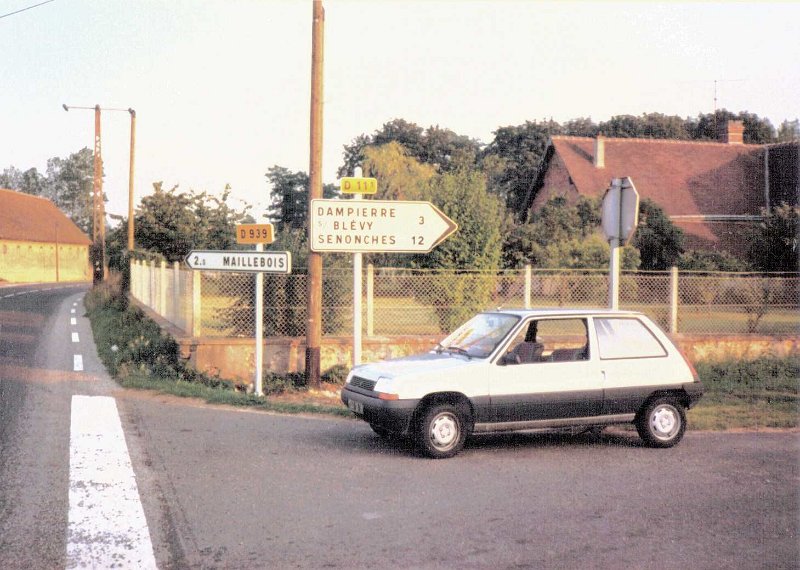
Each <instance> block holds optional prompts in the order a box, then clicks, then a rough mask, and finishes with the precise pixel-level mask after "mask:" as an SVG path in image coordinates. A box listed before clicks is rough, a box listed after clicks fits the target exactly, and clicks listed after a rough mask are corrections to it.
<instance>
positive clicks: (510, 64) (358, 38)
mask: <svg viewBox="0 0 800 570" xmlns="http://www.w3.org/2000/svg"><path fill="white" fill-rule="evenodd" d="M42 1H43V0H0V53H2V54H3V55H2V56H1V58H0V133H2V137H0V171H1V170H2V169H4V168H7V167H9V166H15V167H17V168H19V169H21V170H26V169H28V168H30V167H36V168H38V169H39V171H40V172H44V171H45V169H46V164H47V160H48V159H49V158H52V157H56V156H58V157H67V156H68V155H69V154H71V153H73V152H76V151H78V150H80V149H81V148H83V147H88V148H93V145H94V117H93V113H92V111H91V110H77V109H73V110H71V111H69V112H65V111H64V109H63V108H62V104H67V105H70V106H84V107H94V105H96V104H99V105H100V106H101V107H105V108H119V109H128V108H133V109H135V110H136V116H137V118H136V163H135V178H134V180H135V203H136V204H138V203H139V201H140V200H141V198H142V197H143V196H146V195H147V194H149V193H150V192H152V184H153V183H154V182H157V181H162V182H163V184H164V187H166V188H171V187H172V186H174V185H179V189H180V190H185V191H188V190H194V191H197V192H200V191H206V192H209V193H215V194H219V193H221V192H222V190H223V189H224V188H225V186H226V185H227V184H229V185H230V186H231V198H232V202H231V205H232V206H234V207H238V206H240V205H241V204H245V203H246V204H251V205H253V206H254V210H253V213H254V214H256V216H257V217H258V216H259V215H260V214H261V212H263V210H264V209H265V207H266V206H267V205H268V203H269V186H268V183H267V180H266V178H265V173H266V172H267V170H268V169H269V168H270V167H272V166H274V165H279V166H283V167H285V168H288V169H290V170H292V171H298V170H300V171H304V172H307V171H308V168H309V109H310V85H311V79H310V77H311V22H312V4H311V0H283V1H277V0H202V1H201V0H162V1H155V0H137V1H135V2H131V1H130V0H103V1H100V2H98V1H96V0H53V1H51V2H48V3H46V4H43V5H41V6H37V7H35V8H31V9H30V10H25V11H23V12H19V13H17V14H13V15H10V16H6V17H2V16H4V15H5V14H8V13H11V12H15V11H17V10H22V9H23V8H27V7H29V6H32V5H34V4H38V3H39V2H42ZM324 6H325V11H326V20H325V66H324V74H325V75H324V85H325V87H324V105H325V107H324V120H323V124H324V135H323V148H324V151H323V178H324V181H325V182H326V183H335V182H336V171H337V169H338V167H339V166H340V165H341V164H342V161H343V160H342V150H343V147H344V145H346V144H349V143H350V142H351V141H352V140H353V139H354V138H356V137H357V136H359V135H361V134H372V133H374V132H375V131H376V130H378V129H380V127H381V126H382V125H383V124H384V123H386V122H387V121H390V120H392V119H395V118H402V119H405V120H407V121H411V122H414V123H417V124H418V125H420V126H421V127H428V126H431V125H438V126H440V127H443V128H448V129H451V130H453V131H455V132H456V133H458V134H460V135H466V136H469V137H471V138H475V139H478V140H480V141H481V142H482V143H485V144H488V143H490V142H491V141H492V139H493V137H494V135H493V132H494V131H496V130H497V129H498V128H499V127H503V126H510V125H520V124H523V123H524V122H525V121H528V120H530V121H533V120H543V119H550V118H553V119H554V120H556V121H559V122H564V121H567V120H570V119H574V118H578V117H590V118H591V119H592V120H594V121H595V122H600V121H604V120H607V119H609V118H610V117H612V116H615V115H624V114H631V115H640V114H642V113H650V112H659V113H664V114H668V115H678V116H681V117H690V116H691V117H695V116H697V115H698V114H700V113H710V112H712V111H713V109H714V104H715V103H714V97H715V93H716V98H717V102H716V104H717V107H718V108H726V109H728V110H730V111H733V112H741V111H749V112H751V113H755V114H757V115H759V116H760V117H766V118H768V119H769V120H770V121H771V122H772V124H773V125H774V126H776V127H777V126H778V125H779V124H780V123H781V122H782V121H784V120H785V119H789V120H793V119H795V118H798V117H800V33H798V31H797V30H798V26H797V23H798V22H800V2H782V3H765V2H753V3H750V2H712V3H701V2H689V3H678V2H665V3H660V2H621V3H617V2H615V3H611V2H599V1H598V2H588V1H583V2H536V1H510V0H495V1H491V2H486V1H484V2H479V1H466V0H463V1H437V0H427V1H417V2H415V1H393V0H372V1H366V0H362V1H353V0H325V1H324ZM715 80H716V90H715ZM102 144H103V147H102V153H103V159H104V166H105V173H106V177H105V181H104V190H105V192H106V195H107V196H108V199H109V202H108V203H107V206H106V210H107V211H108V212H110V213H112V214H123V215H126V214H127V208H128V159H129V144H130V116H129V114H128V113H127V112H113V111H108V112H105V113H103V114H102Z"/></svg>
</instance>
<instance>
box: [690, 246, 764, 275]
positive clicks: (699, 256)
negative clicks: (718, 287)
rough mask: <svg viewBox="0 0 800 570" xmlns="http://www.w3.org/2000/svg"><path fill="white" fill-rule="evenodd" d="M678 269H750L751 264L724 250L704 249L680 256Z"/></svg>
mask: <svg viewBox="0 0 800 570" xmlns="http://www.w3.org/2000/svg"><path fill="white" fill-rule="evenodd" d="M677 267H678V269H681V270H683V271H749V270H750V269H751V267H750V265H749V264H748V263H746V262H744V261H742V260H741V259H739V258H737V257H734V256H732V255H731V254H729V253H725V252H724V251H709V250H704V249H698V250H692V251H687V252H685V253H684V254H682V255H681V256H680V258H679V259H678V263H677Z"/></svg>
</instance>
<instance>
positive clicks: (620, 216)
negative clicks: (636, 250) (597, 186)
mask: <svg viewBox="0 0 800 570" xmlns="http://www.w3.org/2000/svg"><path fill="white" fill-rule="evenodd" d="M638 223H639V193H638V192H637V191H636V186H634V185H633V180H631V179H630V178H627V177H626V178H614V179H612V180H611V186H610V187H609V188H608V190H606V194H605V196H604V197H603V216H602V227H603V233H604V234H605V236H606V239H609V240H612V239H618V240H620V245H628V243H629V242H630V240H631V238H632V237H633V233H634V232H635V231H636V226H637V225H638Z"/></svg>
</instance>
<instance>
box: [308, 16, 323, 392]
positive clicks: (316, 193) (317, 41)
mask: <svg viewBox="0 0 800 570" xmlns="http://www.w3.org/2000/svg"><path fill="white" fill-rule="evenodd" d="M324 32H325V8H323V6H322V0H314V10H313V25H312V33H311V156H310V166H309V188H308V236H309V244H310V243H311V201H312V200H314V199H317V198H322V87H323V83H322V77H323V62H324V57H323V48H324ZM321 343H322V254H319V253H315V252H313V251H310V250H309V255H308V322H307V326H306V384H307V385H308V386H311V387H312V388H319V386H320V345H321Z"/></svg>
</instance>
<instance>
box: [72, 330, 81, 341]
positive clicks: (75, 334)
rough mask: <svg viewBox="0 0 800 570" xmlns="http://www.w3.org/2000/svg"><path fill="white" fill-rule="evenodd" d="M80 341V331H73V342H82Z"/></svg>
mask: <svg viewBox="0 0 800 570" xmlns="http://www.w3.org/2000/svg"><path fill="white" fill-rule="evenodd" d="M80 341H81V339H80V337H78V333H76V332H74V333H72V342H80Z"/></svg>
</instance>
